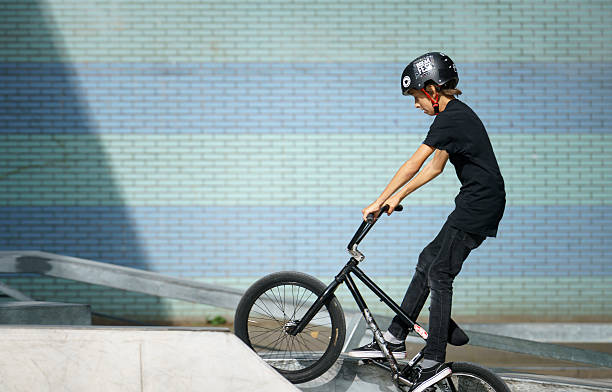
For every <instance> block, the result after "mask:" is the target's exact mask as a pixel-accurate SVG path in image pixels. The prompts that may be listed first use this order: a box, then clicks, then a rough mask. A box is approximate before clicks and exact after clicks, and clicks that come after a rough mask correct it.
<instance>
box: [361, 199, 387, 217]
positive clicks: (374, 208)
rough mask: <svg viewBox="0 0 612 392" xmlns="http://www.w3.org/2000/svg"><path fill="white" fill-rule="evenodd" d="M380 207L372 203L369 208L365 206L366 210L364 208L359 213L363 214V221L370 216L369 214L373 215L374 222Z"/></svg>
mask: <svg viewBox="0 0 612 392" xmlns="http://www.w3.org/2000/svg"><path fill="white" fill-rule="evenodd" d="M381 207H382V205H381V204H380V203H378V202H374V203H372V204H370V205H369V206H367V207H366V208H364V209H363V210H361V212H362V213H363V220H364V221H367V220H368V215H370V213H373V214H374V220H376V218H378V215H379V212H380V209H381Z"/></svg>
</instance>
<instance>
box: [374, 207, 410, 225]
mask: <svg viewBox="0 0 612 392" xmlns="http://www.w3.org/2000/svg"><path fill="white" fill-rule="evenodd" d="M403 209H404V206H402V205H401V204H398V205H397V206H395V209H394V210H393V211H401V210H403ZM387 211H389V205H388V204H385V205H384V206H383V207H382V208H381V209H380V214H384V213H385V212H387ZM380 214H379V215H380ZM366 220H367V221H368V223H370V224H371V223H372V222H374V213H373V212H370V213H369V214H368V216H367V217H366Z"/></svg>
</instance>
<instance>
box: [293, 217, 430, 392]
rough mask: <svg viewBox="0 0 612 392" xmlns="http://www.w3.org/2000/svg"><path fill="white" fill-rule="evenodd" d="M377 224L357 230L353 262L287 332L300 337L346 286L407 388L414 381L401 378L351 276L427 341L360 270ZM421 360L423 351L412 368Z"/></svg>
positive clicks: (365, 224)
mask: <svg viewBox="0 0 612 392" xmlns="http://www.w3.org/2000/svg"><path fill="white" fill-rule="evenodd" d="M385 207H387V208H388V206H385ZM398 207H399V209H398V208H396V211H401V209H402V208H401V206H398ZM384 212H386V208H384V207H383V210H382V212H381V214H382V213H384ZM368 218H369V217H368ZM375 222H376V220H374V219H373V217H372V219H368V220H367V221H364V222H362V224H361V226H360V227H359V229H358V230H357V232H356V233H355V235H354V236H353V238H352V239H351V241H350V242H349V245H348V246H347V249H348V252H349V253H350V254H351V258H350V259H349V261H348V262H347V263H346V265H345V266H344V268H342V270H341V271H340V273H339V274H338V275H336V277H335V278H334V281H333V282H332V283H330V284H329V286H327V288H326V289H325V291H324V292H323V294H321V295H320V296H319V297H318V298H317V300H316V301H315V302H314V303H313V304H312V306H311V307H310V308H309V309H308V311H307V312H306V314H305V315H304V317H303V318H302V319H301V320H300V321H299V322H298V323H297V324H296V325H295V326H294V327H293V328H291V329H290V330H288V331H287V332H288V333H289V334H291V335H293V336H296V335H297V334H299V333H300V332H301V331H302V330H303V329H304V328H305V327H306V325H308V323H309V322H310V321H311V320H312V318H313V317H314V316H315V314H317V312H319V310H321V308H322V307H323V305H324V304H326V303H328V301H329V300H330V299H331V298H332V297H333V295H334V293H335V291H336V289H337V288H338V286H340V284H342V283H346V285H347V287H348V289H349V291H350V292H351V294H352V295H353V298H354V299H355V302H356V303H357V306H359V309H360V310H361V313H362V314H363V316H364V318H365V320H366V323H367V324H368V326H369V328H370V329H371V330H372V333H373V334H374V339H375V340H376V341H377V343H378V345H379V346H380V348H381V350H382V351H383V353H384V355H385V357H386V359H387V361H388V363H389V367H390V369H388V370H391V372H392V377H393V381H394V382H395V383H396V384H397V383H398V381H402V383H404V384H408V385H411V384H412V383H410V381H408V380H406V379H404V378H402V377H401V376H400V374H401V372H400V370H399V366H398V363H397V361H396V359H395V357H394V356H393V355H391V353H390V352H389V351H388V349H387V346H386V345H385V344H384V338H383V336H382V332H381V331H380V328H378V325H377V324H376V321H375V320H374V317H373V316H372V313H371V312H370V310H369V309H368V306H367V304H366V303H365V300H364V299H363V297H362V296H361V293H360V292H359V289H358V288H357V285H356V284H355V281H354V280H353V278H352V276H351V274H354V275H355V276H356V277H357V278H358V279H359V280H361V282H363V284H365V285H366V286H367V287H368V288H369V289H370V290H371V291H372V292H373V293H374V294H375V295H376V296H377V297H378V298H379V299H380V300H381V301H382V302H384V303H385V304H386V305H387V306H388V307H389V308H390V309H391V310H393V311H394V312H395V314H397V315H398V316H399V317H400V318H401V319H402V320H403V321H404V322H405V323H406V324H409V325H411V326H413V327H414V331H415V332H416V333H417V334H419V336H420V337H421V338H423V339H424V340H427V332H426V331H425V329H424V328H423V327H421V326H420V325H419V324H417V323H416V322H415V321H413V320H411V319H410V317H408V315H407V314H406V313H405V312H404V311H403V310H402V309H401V308H400V307H399V306H398V305H397V304H396V303H395V302H394V301H393V300H392V299H391V298H389V296H388V295H387V294H386V293H385V292H384V291H383V290H382V289H381V288H380V287H378V286H377V285H376V283H374V282H373V281H372V280H371V279H370V278H369V277H368V276H367V275H366V274H365V273H364V272H363V271H362V270H361V269H360V268H359V267H358V266H357V265H358V264H359V262H361V261H363V260H364V259H365V256H364V255H363V254H362V253H361V252H359V250H357V246H358V245H359V243H360V242H361V240H362V239H363V238H364V237H365V235H366V234H367V233H368V231H370V229H371V228H372V226H373V225H374V223H375ZM421 356H422V351H421V352H419V353H418V354H417V355H416V356H415V357H414V358H412V359H411V360H410V362H409V363H408V366H413V365H414V364H415V363H416V362H418V360H419V359H421ZM381 366H382V365H381Z"/></svg>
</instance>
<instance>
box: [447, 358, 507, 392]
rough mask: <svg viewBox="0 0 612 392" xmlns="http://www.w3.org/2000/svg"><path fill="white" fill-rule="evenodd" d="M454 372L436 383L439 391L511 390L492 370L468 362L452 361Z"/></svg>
mask: <svg viewBox="0 0 612 392" xmlns="http://www.w3.org/2000/svg"><path fill="white" fill-rule="evenodd" d="M451 370H452V371H453V373H452V374H451V376H450V377H448V378H445V379H444V380H442V381H440V382H439V383H438V384H437V385H436V387H437V388H436V390H437V391H449V392H510V389H509V388H508V386H507V385H506V383H505V382H504V381H503V380H502V379H501V378H500V377H499V376H497V375H496V374H495V373H493V372H492V371H490V370H488V369H485V368H483V367H480V366H478V365H475V364H471V363H467V362H453V363H451Z"/></svg>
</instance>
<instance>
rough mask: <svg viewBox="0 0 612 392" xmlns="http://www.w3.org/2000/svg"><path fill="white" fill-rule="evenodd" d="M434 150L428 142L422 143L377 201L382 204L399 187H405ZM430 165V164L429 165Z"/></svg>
mask: <svg viewBox="0 0 612 392" xmlns="http://www.w3.org/2000/svg"><path fill="white" fill-rule="evenodd" d="M432 152H434V148H433V147H430V146H428V145H426V144H421V146H420V147H419V148H418V149H417V150H416V152H415V153H414V154H413V155H412V156H411V157H410V159H408V160H407V161H406V162H404V164H403V165H402V167H400V168H399V169H398V170H397V173H395V176H393V178H392V179H391V181H390V182H389V185H387V187H386V188H385V190H384V191H383V192H382V193H381V194H380V196H379V197H378V199H376V202H377V203H378V204H380V205H382V204H383V203H384V202H385V200H387V199H388V198H389V197H391V195H393V194H394V193H395V191H397V190H398V189H399V188H401V187H403V186H404V184H406V183H407V182H408V181H410V179H411V178H412V177H414V175H415V174H417V173H418V171H419V170H420V169H421V166H423V162H425V160H427V158H429V156H430V155H431V153H432ZM428 166H429V165H428Z"/></svg>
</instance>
